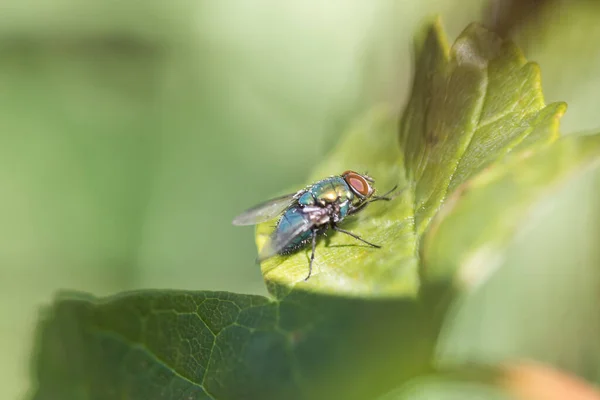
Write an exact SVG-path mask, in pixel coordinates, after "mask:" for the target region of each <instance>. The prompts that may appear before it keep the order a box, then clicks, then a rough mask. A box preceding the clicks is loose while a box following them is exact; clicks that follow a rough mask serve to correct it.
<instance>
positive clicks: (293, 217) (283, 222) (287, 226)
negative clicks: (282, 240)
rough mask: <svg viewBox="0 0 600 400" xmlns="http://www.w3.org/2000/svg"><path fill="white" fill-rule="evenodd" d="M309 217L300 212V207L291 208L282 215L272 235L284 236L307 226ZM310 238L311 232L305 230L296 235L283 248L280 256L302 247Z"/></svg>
mask: <svg viewBox="0 0 600 400" xmlns="http://www.w3.org/2000/svg"><path fill="white" fill-rule="evenodd" d="M309 222H310V219H309V216H308V215H306V214H305V213H303V212H302V208H301V207H291V208H289V209H288V210H287V211H286V212H284V213H283V215H282V216H281V218H280V219H279V222H278V223H277V228H276V229H275V232H274V235H285V234H286V233H287V232H292V231H295V230H297V229H298V228H300V227H301V226H305V225H307V224H309ZM310 237H311V231H310V230H307V231H305V232H302V233H301V234H299V235H297V236H296V237H295V238H294V239H293V240H292V241H291V242H290V243H289V244H288V245H287V246H286V247H284V248H283V249H282V250H281V251H280V254H288V253H291V252H293V251H295V250H297V249H299V248H300V247H303V246H304V245H305V244H306V243H307V242H308V240H309V239H310Z"/></svg>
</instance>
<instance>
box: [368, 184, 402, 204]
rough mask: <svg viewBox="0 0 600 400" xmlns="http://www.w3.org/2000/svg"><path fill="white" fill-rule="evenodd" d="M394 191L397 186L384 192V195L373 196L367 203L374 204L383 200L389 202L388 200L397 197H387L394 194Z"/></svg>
mask: <svg viewBox="0 0 600 400" xmlns="http://www.w3.org/2000/svg"><path fill="white" fill-rule="evenodd" d="M396 189H398V185H396V186H394V187H393V188H392V189H391V190H388V191H387V192H386V193H385V194H384V195H383V196H373V197H372V198H371V200H369V201H368V203H372V202H374V201H377V200H385V201H390V200H392V199H393V198H394V197H396V196H397V195H396V196H392V197H388V196H389V195H390V194H392V193H394V190H396ZM398 194H400V193H398Z"/></svg>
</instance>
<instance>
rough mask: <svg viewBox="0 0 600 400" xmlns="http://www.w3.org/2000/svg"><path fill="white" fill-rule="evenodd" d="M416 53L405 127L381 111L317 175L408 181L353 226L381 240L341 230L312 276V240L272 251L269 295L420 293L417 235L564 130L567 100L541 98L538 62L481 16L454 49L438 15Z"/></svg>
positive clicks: (264, 233)
mask: <svg viewBox="0 0 600 400" xmlns="http://www.w3.org/2000/svg"><path fill="white" fill-rule="evenodd" d="M416 53H417V67H416V69H415V70H416V74H415V78H414V85H413V89H412V95H411V98H410V100H409V102H408V105H407V107H406V110H405V112H404V117H403V119H402V123H401V124H400V126H398V124H397V120H396V118H395V117H394V113H393V112H390V111H386V110H385V109H383V110H377V111H375V112H374V113H373V114H372V115H370V116H368V117H367V118H366V119H365V120H364V121H362V122H361V123H360V124H359V125H358V127H357V128H355V129H354V130H353V131H352V132H350V133H349V134H348V135H347V136H346V137H345V138H344V140H343V141H342V142H341V143H340V144H339V145H338V146H337V148H335V149H334V150H333V152H332V153H331V154H330V156H329V157H327V159H326V160H325V161H324V162H323V164H322V165H320V166H319V167H318V168H316V169H315V171H314V172H313V174H312V175H311V178H310V181H315V180H318V179H320V178H323V177H324V176H327V175H330V174H340V173H341V172H342V171H344V170H347V169H354V170H357V171H368V172H369V174H370V175H371V176H373V177H374V178H375V180H376V186H377V188H378V189H379V190H380V191H387V190H388V189H389V188H390V187H392V186H393V185H394V184H396V183H398V184H399V185H400V187H402V188H404V191H403V192H402V195H401V196H400V197H398V198H396V199H394V201H392V202H389V203H387V202H386V203H383V202H381V203H379V204H378V203H375V204H373V205H371V206H369V207H368V208H367V209H366V210H365V211H364V212H362V213H360V214H359V215H358V216H357V217H356V218H355V220H354V221H351V222H349V223H348V224H347V225H346V227H347V229H349V230H351V231H353V232H354V233H357V234H359V235H361V236H362V237H364V238H366V239H367V240H370V241H373V242H375V243H378V244H380V245H382V246H383V249H381V250H378V249H373V248H368V247H364V246H357V243H356V241H355V240H354V239H353V238H350V237H347V236H346V235H334V236H332V237H331V240H330V244H329V246H327V245H326V244H325V245H324V244H323V241H322V242H321V244H319V245H318V247H317V251H316V257H315V261H314V265H313V275H312V277H311V278H310V280H309V281H307V282H304V278H305V277H306V274H307V269H308V257H309V254H310V253H309V250H308V249H307V250H305V251H300V252H299V253H297V254H295V255H292V256H285V257H275V258H273V259H270V260H267V261H266V262H263V264H262V270H263V274H264V277H265V280H266V282H267V284H268V286H269V288H270V290H271V293H272V294H274V295H276V296H284V295H285V294H287V293H289V291H290V290H291V289H292V288H294V287H297V288H301V289H303V290H314V291H318V292H322V293H337V294H342V293H343V294H345V295H353V296H367V297H375V296H398V297H400V296H414V295H415V294H416V293H417V291H418V288H419V285H420V284H419V261H418V260H419V257H418V245H419V242H420V237H421V235H422V234H423V233H424V232H425V230H426V229H427V226H428V224H429V222H430V221H431V219H432V218H433V216H434V215H435V214H436V212H437V211H438V209H439V207H440V205H441V204H442V203H443V202H444V200H445V199H446V197H447V196H449V195H450V194H451V193H452V192H453V191H454V190H456V188H457V187H458V186H459V185H461V184H462V183H464V182H466V181H468V180H469V179H470V178H471V177H472V176H474V175H476V174H477V173H478V172H479V171H481V170H483V169H484V168H486V167H487V166H489V165H490V164H491V163H493V162H495V161H496V162H497V161H499V160H501V159H502V158H504V157H505V156H506V155H507V154H510V155H512V154H514V153H521V152H523V151H525V150H527V151H529V152H533V151H534V150H536V149H538V148H541V147H543V146H545V145H547V144H548V143H551V142H552V141H554V140H555V139H556V138H557V137H558V119H559V118H560V116H562V114H563V113H564V110H565V108H566V106H565V105H564V104H563V103H556V104H552V105H549V106H544V102H543V98H542V92H541V88H540V76H539V68H538V67H537V65H536V64H533V63H527V62H526V60H525V59H524V58H523V55H522V54H521V52H520V51H519V50H518V49H517V48H516V47H515V46H514V45H513V44H512V43H511V42H507V41H503V40H501V39H499V38H498V37H497V36H495V35H494V34H492V33H491V32H488V31H486V30H485V29H483V28H482V27H480V26H479V25H475V24H474V25H471V26H469V27H468V28H467V29H466V30H465V31H464V32H463V33H462V34H461V35H460V36H459V38H458V39H457V40H456V42H455V44H454V45H453V46H452V48H451V49H449V48H448V45H447V44H446V38H445V36H444V34H443V30H442V29H441V27H440V25H439V22H437V23H436V24H434V25H433V26H432V27H431V28H430V29H428V30H427V31H426V32H425V35H424V37H423V39H422V40H419V41H418V44H417V51H416ZM398 131H399V132H400V139H399V140H398ZM398 145H400V146H398ZM310 181H309V182H310ZM382 203H383V204H382ZM272 230H273V223H272V222H268V223H265V224H262V225H260V226H259V227H258V228H257V245H258V248H259V249H260V248H262V246H263V245H264V244H265V242H266V240H267V238H268V236H269V235H270V234H271V232H272Z"/></svg>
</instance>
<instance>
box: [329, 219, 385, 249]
mask: <svg viewBox="0 0 600 400" xmlns="http://www.w3.org/2000/svg"><path fill="white" fill-rule="evenodd" d="M331 227H332V228H333V229H334V230H335V231H337V232H341V233H344V234H346V235H348V236H352V237H353V238H354V239H357V240H360V241H361V242H363V243H365V244H368V245H369V246H372V247H375V248H376V249H380V248H381V246H379V245H377V244H374V243H371V242H367V241H366V240H365V239H363V238H361V237H360V236H358V235H357V234H355V233H352V232H349V231H347V230H345V229H342V228H340V227H338V226H337V225H332V226H331Z"/></svg>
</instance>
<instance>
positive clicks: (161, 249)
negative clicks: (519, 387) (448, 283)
mask: <svg viewBox="0 0 600 400" xmlns="http://www.w3.org/2000/svg"><path fill="white" fill-rule="evenodd" d="M493 3H494V4H490V2H489V1H483V0H477V1H476V0H456V1H451V0H406V1H394V0H369V1H366V0H355V1H350V0H337V1H330V2H321V1H317V0H311V1H306V0H298V1H288V2H280V1H276V0H272V1H267V0H260V1H253V2H242V1H236V0H228V1H223V0H219V1H200V2H198V1H195V2H191V1H182V0H178V1H170V2H165V1H158V0H148V1H144V2H138V1H133V0H127V1H119V2H117V1H108V2H77V1H74V0H57V1H53V2H43V1H34V0H6V1H3V2H2V4H1V5H0V313H1V314H0V317H1V318H0V354H1V357H0V377H2V378H1V381H2V385H0V398H1V399H16V398H23V396H24V395H25V393H26V390H27V388H28V383H29V369H30V366H29V362H30V361H29V353H30V350H31V346H32V342H33V330H34V327H35V323H36V321H37V318H38V312H39V310H40V308H41V307H42V306H44V305H45V304H48V303H49V302H50V301H51V299H52V296H53V294H54V293H55V292H56V290H59V289H77V290H84V291H89V292H92V293H94V294H97V295H105V294H111V293H115V292H118V291H122V290H130V289H139V288H177V289H198V290H199V289H210V290H229V291H236V292H242V293H260V294H265V293H266V290H265V288H264V285H263V282H262V278H261V275H260V271H259V268H258V266H257V265H255V264H254V259H255V255H256V254H255V248H254V240H253V230H252V228H250V227H249V228H234V227H233V226H231V223H230V221H231V219H232V217H233V216H235V214H236V213H238V212H239V211H241V210H243V209H244V208H246V207H248V206H250V205H253V204H254V203H256V202H258V201H262V200H264V199H266V198H268V197H270V196H272V195H274V194H276V193H277V192H278V191H280V190H282V189H283V188H289V187H290V186H293V185H299V184H302V182H303V180H304V177H305V176H306V175H307V174H308V172H309V171H310V169H311V167H312V165H313V164H314V163H317V162H319V159H320V158H321V157H323V156H324V155H325V154H326V153H327V151H328V149H329V148H330V147H331V146H332V145H333V144H334V143H335V142H336V139H337V138H338V136H339V135H340V134H342V133H343V131H344V129H346V128H347V127H348V126H349V125H350V124H351V123H352V121H353V120H355V119H357V118H358V117H359V116H360V115H361V113H363V112H364V111H366V110H367V109H368V108H369V107H370V106H372V105H374V104H376V103H379V102H382V101H385V102H391V103H393V104H394V105H396V106H397V108H398V110H399V111H400V110H401V108H402V105H403V104H404V101H405V99H406V96H407V94H408V90H409V89H410V84H411V82H410V77H411V67H412V65H411V64H412V58H411V54H412V53H411V46H412V36H413V34H414V32H415V30H416V29H417V28H418V27H419V26H420V24H421V23H422V22H423V19H424V18H426V17H429V16H431V15H433V14H441V15H442V17H443V20H444V24H445V26H446V28H447V30H448V33H449V36H450V38H451V40H452V39H453V38H454V37H455V36H456V35H457V34H458V33H459V32H460V31H461V30H462V29H463V28H464V27H465V26H466V25H467V24H468V23H469V22H472V21H484V22H487V23H489V24H497V26H500V22H502V23H504V24H505V25H502V27H503V29H506V30H507V32H508V33H509V34H511V35H513V36H514V37H515V38H516V40H517V42H518V43H519V44H520V45H521V46H522V48H523V49H524V51H525V53H526V55H527V57H528V58H530V59H532V60H535V61H538V62H539V63H540V64H541V67H542V77H543V88H544V92H545V95H546V99H547V100H548V102H551V101H557V100H562V101H567V102H568V103H569V110H568V112H567V115H566V116H565V118H564V119H563V123H562V131H563V133H564V134H569V133H573V132H578V131H590V132H593V131H598V130H599V129H600V116H599V115H598V112H597V109H598V104H599V101H598V100H599V99H600V74H599V73H598V71H600V48H598V46H597V43H598V39H600V24H598V23H597V21H599V20H600V7H599V6H598V5H597V4H596V3H597V2H593V1H544V2H539V3H543V7H541V8H539V9H535V12H534V13H532V14H531V15H528V17H527V18H523V15H525V14H519V13H516V14H514V15H513V14H511V13H510V12H508V11H509V8H507V7H508V6H504V5H503V4H501V3H510V2H493ZM533 3H536V2H533ZM526 11H527V10H526ZM524 12H525V11H524ZM507 21H508V22H507ZM507 23H508V26H509V27H508V28H506V24H507ZM511 23H513V24H514V26H512V25H511ZM599 181H600V180H599V179H597V178H596V177H587V178H584V179H583V180H581V182H579V183H577V182H576V183H573V184H572V186H570V187H569V188H565V189H564V190H563V191H561V193H562V194H561V195H560V196H558V197H557V199H550V200H548V202H549V203H548V204H545V205H544V206H543V207H542V208H543V209H546V210H555V211H556V212H554V211H551V212H550V213H549V214H548V213H547V214H543V215H542V216H541V217H539V218H540V221H538V222H540V223H542V222H543V223H545V224H546V225H540V224H533V225H532V226H533V228H532V229H530V230H528V231H527V232H526V233H524V235H525V236H526V237H527V238H529V239H527V240H524V239H523V240H521V239H522V238H521V239H520V241H519V242H518V243H517V242H516V243H515V245H514V246H513V248H512V250H511V257H512V258H510V257H509V261H510V262H509V263H510V268H505V269H502V270H501V273H500V274H498V276H497V277H495V278H494V279H492V281H490V284H489V285H487V287H486V288H483V289H482V290H481V291H480V292H479V293H478V294H476V295H474V296H473V298H467V299H465V300H464V301H463V303H461V304H462V308H461V311H457V312H458V315H457V317H456V319H455V324H453V325H454V328H451V329H449V332H448V333H447V335H446V337H447V339H446V340H445V343H446V344H445V345H444V346H443V349H442V353H443V354H444V357H450V358H454V359H456V358H458V359H460V358H465V357H466V358H483V359H490V358H491V359H503V358H504V357H507V356H512V355H517V356H522V355H526V356H527V355H529V356H533V357H537V358H540V357H541V358H544V357H545V358H544V359H545V360H547V361H550V362H553V363H558V364H560V365H561V366H563V367H565V368H569V367H571V369H573V370H575V371H576V372H578V373H580V374H582V373H581V372H580V371H579V369H578V368H579V367H578V366H579V365H580V364H578V362H579V361H580V358H578V357H579V356H577V354H579V355H581V354H583V353H590V352H596V353H595V354H596V355H600V342H598V341H597V340H595V339H594V335H596V334H597V333H598V331H599V330H600V321H599V320H600V315H597V314H598V313H597V307H594V303H593V301H592V302H590V300H594V299H595V300H597V299H598V294H599V293H600V285H598V284H599V283H600V277H599V276H598V275H599V274H600V272H599V271H598V270H599V269H598V268H593V267H594V266H600V254H598V252H597V251H596V253H594V252H593V249H592V248H593V247H595V246H593V245H590V244H588V245H586V244H585V243H588V242H585V241H586V240H587V241H589V243H591V244H593V243H597V242H598V241H600V232H599V231H598V226H600V213H598V212H597V208H598V207H597V203H596V202H595V201H596V200H595V199H598V198H600V197H598V196H596V194H597V193H600V184H599ZM594 196H596V197H594ZM575 204H578V205H579V206H578V209H579V211H580V212H579V214H577V215H578V217H573V216H572V215H571V211H572V210H573V207H574V205H575ZM561 207H562V208H561ZM581 210H583V211H581ZM586 210H587V211H586ZM549 215H550V216H553V215H555V216H556V218H549V217H548V216H549ZM577 218H579V219H577ZM594 218H598V219H597V220H594ZM590 221H598V222H599V223H598V224H595V223H591V222H590ZM540 226H542V227H541V228H540ZM582 227H583V228H582ZM554 232H559V233H560V234H559V235H554ZM544 235H545V236H544ZM567 239H568V240H571V241H572V242H569V241H567ZM553 240H554V241H556V243H563V246H565V249H566V250H568V251H571V250H572V249H573V246H577V245H580V246H581V247H582V249H583V250H582V252H583V253H582V254H584V256H582V257H584V258H585V260H584V261H581V262H579V261H577V262H574V261H573V260H572V259H570V258H568V255H565V256H564V257H567V259H566V260H562V262H561V259H559V258H558V257H559V255H560V254H563V255H564V254H571V253H568V252H565V251H561V250H560V248H559V247H558V246H551V245H549V244H548V243H552V241H553ZM594 241H595V242H594ZM519 243H528V244H527V245H522V244H521V245H520V244H519ZM529 243H533V244H531V245H530V244H529ZM582 243H583V244H582ZM534 244H535V245H537V246H538V247H535V246H534ZM540 246H541V247H545V248H549V249H556V250H555V252H556V254H555V253H552V252H546V253H544V254H540V252H539V251H536V250H535V249H538V250H539V248H540ZM532 249H533V250H532ZM542 256H544V257H546V258H544V259H540V258H539V257H542ZM586 257H587V258H586ZM595 257H596V258H595ZM565 263H566V264H568V265H570V266H571V267H572V268H569V270H568V271H566V270H565V269H564V266H565ZM593 285H595V286H593ZM508 288H509V290H508V292H507V289H508ZM507 293H508V294H507ZM536 299H537V300H536ZM548 299H553V300H552V301H554V302H552V301H548ZM527 304H529V307H530V308H527ZM561 307H562V308H561ZM515 309H519V310H520V311H519V312H516V311H511V310H515ZM523 309H525V310H526V311H525V312H523ZM527 310H529V311H527ZM526 316H527V317H526ZM531 316H534V318H533V319H532V318H531ZM535 318H538V319H539V320H538V319H535ZM561 318H562V319H561ZM565 318H566V319H565ZM582 321H586V322H585V323H583V322H582ZM563 323H565V324H566V326H570V327H571V329H570V330H568V332H567V333H568V335H570V336H568V338H571V339H572V340H575V341H576V342H577V343H581V342H582V341H583V339H581V338H582V337H583V336H581V335H584V336H585V335H587V336H585V338H586V340H588V339H589V341H587V342H585V343H586V344H585V345H584V346H583V348H581V347H582V346H576V345H575V344H573V346H575V347H576V348H571V347H569V348H567V349H562V348H561V349H560V352H558V351H557V352H556V353H552V352H551V351H550V350H549V349H553V348H558V347H560V346H559V344H560V343H562V340H563V339H565V338H567V336H561V337H556V336H555V335H554V336H552V335H549V334H548V332H550V331H552V330H553V329H555V327H556V326H561V325H563ZM528 324H529V325H533V327H534V328H535V329H537V330H536V332H537V333H538V334H539V335H541V336H543V337H547V338H549V339H548V343H545V341H544V340H539V341H538V340H534V339H535V337H534V336H531V338H530V337H529V336H528V337H525V335H524V334H523V332H525V331H528V330H531V329H530V328H531V327H530V326H529V325H528ZM544 335H546V336H544ZM532 338H533V339H532ZM595 338H596V339H597V336H596V337H595ZM571 339H569V340H571ZM565 340H567V339H565ZM595 342H598V343H597V345H596V346H594V345H593V343H595ZM569 343H572V342H569ZM573 346H572V347H573ZM565 354H567V355H566V356H565ZM574 354H575V355H574ZM565 357H566V358H565ZM567 359H568V360H567ZM565 360H567V361H568V362H567V361H565ZM590 360H593V357H592V358H591V359H590ZM595 360H598V358H596V359H595ZM589 364H590V365H589V367H586V368H587V369H586V371H585V372H584V373H583V374H584V375H586V377H588V378H589V379H592V380H595V381H596V382H598V381H600V370H599V369H598V367H597V366H596V364H597V363H594V362H592V361H590V362H589Z"/></svg>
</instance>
